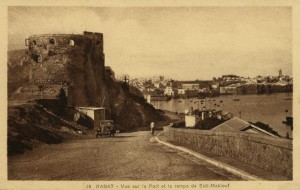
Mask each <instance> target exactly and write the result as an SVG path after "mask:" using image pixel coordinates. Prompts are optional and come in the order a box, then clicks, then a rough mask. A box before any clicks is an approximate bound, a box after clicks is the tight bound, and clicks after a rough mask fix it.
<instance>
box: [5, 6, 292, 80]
mask: <svg viewBox="0 0 300 190" xmlns="http://www.w3.org/2000/svg"><path fill="white" fill-rule="evenodd" d="M83 31H91V32H101V33H103V35H104V53H105V65H106V66H110V67H111V68H112V69H113V70H114V71H115V74H116V75H119V76H121V75H123V74H128V75H129V76H130V77H132V78H134V77H150V76H154V75H164V76H166V77H169V78H172V79H177V80H195V79H199V80H209V79H212V78H213V77H220V76H222V75H225V74H236V75H239V76H244V77H248V76H249V77H254V76H257V75H262V76H267V75H273V76H275V75H278V71H279V69H282V71H283V74H286V75H292V9H291V7H283V6H282V7H9V8H8V49H9V50H15V49H24V48H26V46H24V41H25V38H27V37H28V36H30V35H33V34H51V33H62V34H68V33H74V34H75V33H76V34H81V33H82V32H83Z"/></svg>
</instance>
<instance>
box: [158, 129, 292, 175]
mask: <svg viewBox="0 0 300 190" xmlns="http://www.w3.org/2000/svg"><path fill="white" fill-rule="evenodd" d="M164 135H165V136H166V137H167V138H168V139H169V140H170V141H173V142H179V143H183V144H185V145H189V146H190V147H192V148H193V149H194V150H195V151H199V152H208V153H213V154H216V155H220V156H224V157H228V158H234V159H237V160H239V161H241V162H244V163H248V164H250V165H253V166H257V167H259V168H262V169H264V170H266V171H270V172H272V173H275V174H279V175H283V176H286V177H288V178H291V179H292V177H293V145H292V141H291V140H288V139H282V138H276V137H263V136H257V135H252V134H245V133H227V132H213V131H209V130H196V129H179V128H172V127H171V126H168V127H165V128H164Z"/></svg>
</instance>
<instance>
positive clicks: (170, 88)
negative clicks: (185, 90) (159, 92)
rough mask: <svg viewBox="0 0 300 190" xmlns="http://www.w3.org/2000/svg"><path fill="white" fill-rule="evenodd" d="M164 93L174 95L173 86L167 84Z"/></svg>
mask: <svg viewBox="0 0 300 190" xmlns="http://www.w3.org/2000/svg"><path fill="white" fill-rule="evenodd" d="M164 94H165V95H167V96H173V95H174V91H173V89H172V87H170V86H167V87H166V88H165V91H164Z"/></svg>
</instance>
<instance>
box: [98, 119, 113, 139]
mask: <svg viewBox="0 0 300 190" xmlns="http://www.w3.org/2000/svg"><path fill="white" fill-rule="evenodd" d="M115 133H116V129H115V125H114V121H113V120H102V121H100V126H99V127H98V128H97V131H96V138H98V137H99V136H100V137H102V136H103V135H109V136H110V137H111V136H113V137H114V136H115Z"/></svg>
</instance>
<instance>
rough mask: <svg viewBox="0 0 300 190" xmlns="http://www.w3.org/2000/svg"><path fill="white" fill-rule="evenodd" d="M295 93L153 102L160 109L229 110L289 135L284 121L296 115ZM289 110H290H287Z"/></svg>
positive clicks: (174, 110)
mask: <svg viewBox="0 0 300 190" xmlns="http://www.w3.org/2000/svg"><path fill="white" fill-rule="evenodd" d="M292 97H293V95H292V93H279V94H270V95H227V96H220V97H214V98H209V99H208V98H207V99H206V100H205V101H201V99H197V98H189V99H172V100H170V101H153V102H152V105H153V106H154V107H155V108H156V109H162V110H168V111H173V112H176V111H177V112H179V113H181V112H184V110H186V109H190V108H191V107H193V108H194V109H197V108H203V107H204V106H205V107H206V108H215V109H222V110H223V112H225V111H229V112H231V113H233V114H234V115H235V116H237V117H239V116H240V115H241V118H242V119H243V120H246V121H251V122H256V121H261V122H263V123H266V124H269V125H270V127H272V128H273V129H274V130H276V131H277V132H278V133H279V134H280V135H285V125H284V124H282V121H283V120H285V117H286V115H287V116H292V114H293V113H292V112H293V110H292V106H293V103H292V102H293V101H292ZM285 110H288V112H287V113H286V112H285Z"/></svg>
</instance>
